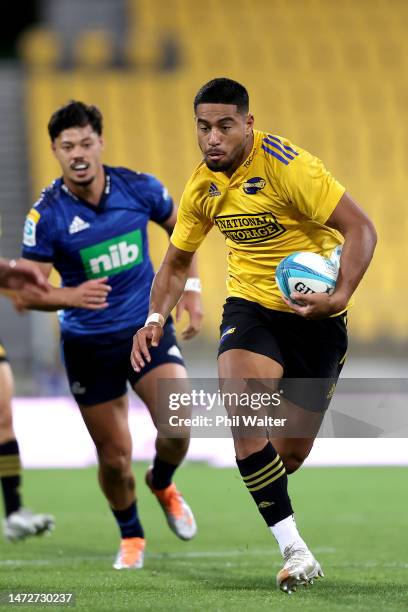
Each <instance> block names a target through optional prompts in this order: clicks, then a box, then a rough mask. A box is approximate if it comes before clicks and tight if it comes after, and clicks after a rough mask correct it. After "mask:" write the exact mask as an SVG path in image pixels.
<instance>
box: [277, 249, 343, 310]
mask: <svg viewBox="0 0 408 612" xmlns="http://www.w3.org/2000/svg"><path fill="white" fill-rule="evenodd" d="M336 263H337V262H336ZM336 263H335V262H333V261H331V260H330V259H326V258H325V257H322V256H321V255H318V254H317V253H309V252H306V251H298V252H297V253H292V254H291V255H288V257H285V259H282V261H281V262H280V263H279V265H278V267H277V268H276V273H275V279H276V283H277V285H278V287H279V290H280V292H281V293H282V295H284V296H285V297H286V298H287V299H291V298H290V294H291V293H292V292H293V291H297V292H298V293H303V294H304V295H307V294H310V293H327V294H329V295H330V294H332V293H333V291H334V288H335V286H336V280H337V275H338V271H339V266H338V265H336ZM291 301H293V300H291Z"/></svg>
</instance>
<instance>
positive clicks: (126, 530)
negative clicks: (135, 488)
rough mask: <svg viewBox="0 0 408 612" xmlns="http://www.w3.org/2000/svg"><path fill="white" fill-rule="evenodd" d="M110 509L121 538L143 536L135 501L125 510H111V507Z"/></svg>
mask: <svg viewBox="0 0 408 612" xmlns="http://www.w3.org/2000/svg"><path fill="white" fill-rule="evenodd" d="M111 510H112V512H113V516H114V517H115V519H116V522H117V524H118V526H119V529H120V535H121V537H122V538H144V531H143V527H142V525H141V523H140V520H139V516H138V513H137V504H136V502H135V501H134V502H132V503H131V504H130V506H129V508H126V509H125V510H113V509H112V508H111Z"/></svg>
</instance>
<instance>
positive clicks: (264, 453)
mask: <svg viewBox="0 0 408 612" xmlns="http://www.w3.org/2000/svg"><path fill="white" fill-rule="evenodd" d="M237 465H238V469H239V471H240V472H241V476H242V479H243V481H244V483H245V485H246V486H247V488H248V491H249V492H250V493H251V495H252V497H253V498H254V500H255V503H256V505H257V506H258V510H259V512H260V513H261V514H262V516H263V518H264V520H265V522H266V524H267V525H268V526H269V527H270V526H272V525H275V523H278V522H279V521H281V520H282V519H284V518H286V517H287V516H290V515H291V514H293V510H292V505H291V503H290V498H289V495H288V477H287V475H286V470H285V468H284V466H283V463H282V460H281V458H280V457H279V455H278V453H277V452H276V450H275V449H274V448H273V446H272V444H271V443H270V442H268V443H267V444H266V446H265V447H264V448H263V449H262V450H261V451H258V452H257V453H252V455H249V457H246V458H245V459H237Z"/></svg>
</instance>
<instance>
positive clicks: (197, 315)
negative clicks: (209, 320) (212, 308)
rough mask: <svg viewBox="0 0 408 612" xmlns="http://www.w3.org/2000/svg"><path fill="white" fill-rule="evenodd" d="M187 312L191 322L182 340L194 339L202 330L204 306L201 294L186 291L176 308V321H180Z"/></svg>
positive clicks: (182, 335) (182, 334)
mask: <svg viewBox="0 0 408 612" xmlns="http://www.w3.org/2000/svg"><path fill="white" fill-rule="evenodd" d="M185 310H186V311H187V312H188V314H189V317H190V321H189V324H188V326H187V327H186V328H185V329H184V330H183V331H182V332H181V338H182V340H190V338H194V336H196V335H197V334H198V332H199V331H200V329H201V322H202V319H203V306H202V303H201V294H200V293H198V292H197V291H184V293H183V295H182V296H181V298H180V300H179V302H178V304H177V306H176V321H180V319H181V316H182V314H183V312H184V311H185Z"/></svg>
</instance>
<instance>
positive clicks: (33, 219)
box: [23, 208, 41, 247]
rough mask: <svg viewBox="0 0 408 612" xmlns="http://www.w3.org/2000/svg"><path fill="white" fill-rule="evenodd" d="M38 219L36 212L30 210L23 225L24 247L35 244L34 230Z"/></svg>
mask: <svg viewBox="0 0 408 612" xmlns="http://www.w3.org/2000/svg"><path fill="white" fill-rule="evenodd" d="M40 217H41V214H40V213H39V212H38V210H36V209H35V208H31V210H30V211H29V213H28V215H27V217H26V220H25V223H24V233H23V244H24V245H25V246H28V247H33V246H35V245H36V244H37V242H36V228H37V223H38V221H39V220H40Z"/></svg>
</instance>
